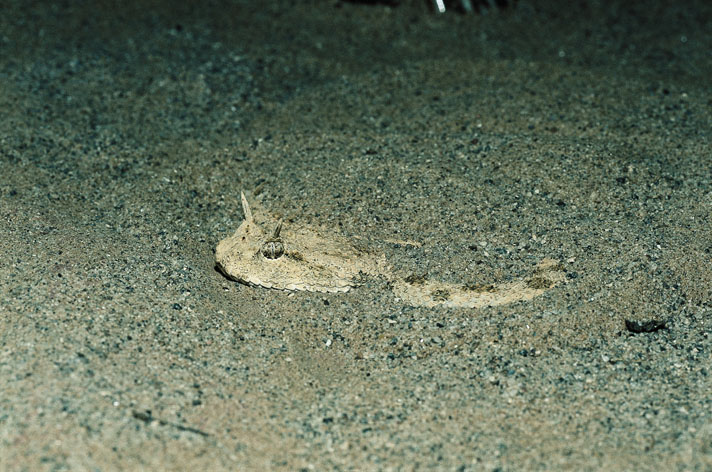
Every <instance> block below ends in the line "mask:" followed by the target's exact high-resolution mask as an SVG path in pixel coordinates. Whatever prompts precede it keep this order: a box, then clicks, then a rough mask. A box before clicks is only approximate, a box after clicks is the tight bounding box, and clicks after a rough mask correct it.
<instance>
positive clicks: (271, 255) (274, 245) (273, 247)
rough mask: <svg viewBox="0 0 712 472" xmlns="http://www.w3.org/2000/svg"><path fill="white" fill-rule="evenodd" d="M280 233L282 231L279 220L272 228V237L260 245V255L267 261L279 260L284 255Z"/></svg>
mask: <svg viewBox="0 0 712 472" xmlns="http://www.w3.org/2000/svg"><path fill="white" fill-rule="evenodd" d="M280 231H282V220H279V222H278V223H277V226H276V227H275V228H274V232H273V233H272V237H271V238H269V239H268V240H267V242H265V243H264V244H263V245H262V255H263V256H265V257H266V258H267V259H279V258H280V257H282V254H284V243H282V239H281V238H280V237H279V233H280Z"/></svg>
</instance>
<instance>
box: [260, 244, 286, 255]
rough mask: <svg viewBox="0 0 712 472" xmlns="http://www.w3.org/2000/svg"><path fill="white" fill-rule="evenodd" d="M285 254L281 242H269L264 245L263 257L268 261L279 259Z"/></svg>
mask: <svg viewBox="0 0 712 472" xmlns="http://www.w3.org/2000/svg"><path fill="white" fill-rule="evenodd" d="M282 254H284V244H283V243H282V241H280V240H269V241H267V242H266V243H264V244H263V245H262V255H263V256H265V257H266V258H267V259H279V258H280V257H282Z"/></svg>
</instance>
